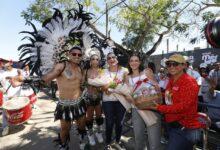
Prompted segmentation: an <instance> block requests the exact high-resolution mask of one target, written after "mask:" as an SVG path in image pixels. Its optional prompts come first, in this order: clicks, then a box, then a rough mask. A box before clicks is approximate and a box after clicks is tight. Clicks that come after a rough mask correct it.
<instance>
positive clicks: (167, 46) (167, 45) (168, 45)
mask: <svg viewBox="0 0 220 150" xmlns="http://www.w3.org/2000/svg"><path fill="white" fill-rule="evenodd" d="M168 53H169V39H167V54H168Z"/></svg>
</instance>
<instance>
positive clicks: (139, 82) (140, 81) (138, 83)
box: [133, 78, 149, 92]
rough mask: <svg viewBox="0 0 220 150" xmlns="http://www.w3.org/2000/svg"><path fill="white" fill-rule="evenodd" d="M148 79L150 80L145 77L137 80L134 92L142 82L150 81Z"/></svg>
mask: <svg viewBox="0 0 220 150" xmlns="http://www.w3.org/2000/svg"><path fill="white" fill-rule="evenodd" d="M148 81H149V79H148V78H145V79H143V80H139V81H137V82H136V86H135V88H134V90H133V92H134V91H135V90H137V88H138V87H139V86H140V85H141V84H142V82H144V83H146V82H148Z"/></svg>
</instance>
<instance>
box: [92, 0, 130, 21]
mask: <svg viewBox="0 0 220 150" xmlns="http://www.w3.org/2000/svg"><path fill="white" fill-rule="evenodd" d="M125 1H126V0H122V1H121V2H119V3H117V4H115V5H113V6H112V7H110V8H108V9H107V11H104V13H103V14H101V15H100V16H99V17H98V18H97V19H96V20H95V21H94V22H93V23H92V24H95V23H96V22H97V21H98V20H99V19H100V18H101V17H102V16H104V15H105V14H106V12H108V11H110V10H111V9H113V8H114V7H116V6H119V5H120V4H121V3H124V2H125Z"/></svg>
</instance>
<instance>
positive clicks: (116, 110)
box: [102, 52, 128, 150]
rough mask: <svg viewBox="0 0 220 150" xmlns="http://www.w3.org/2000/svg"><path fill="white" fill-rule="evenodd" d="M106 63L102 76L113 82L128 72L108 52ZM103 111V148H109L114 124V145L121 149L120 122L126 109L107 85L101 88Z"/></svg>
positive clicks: (120, 79)
mask: <svg viewBox="0 0 220 150" xmlns="http://www.w3.org/2000/svg"><path fill="white" fill-rule="evenodd" d="M107 63H108V65H109V67H108V68H107V69H104V76H106V77H109V78H111V79H112V80H113V81H115V82H124V79H125V75H126V74H127V73H128V71H127V69H126V68H124V67H121V66H119V65H118V60H117V56H116V55H115V54H114V53H113V52H110V53H108V54H107ZM103 91H104V93H103V103H102V106H103V111H104V115H105V124H106V125H105V136H106V138H105V140H106V141H105V142H106V146H105V149H106V150H107V149H111V141H112V131H113V127H114V126H115V135H116V142H115V143H114V145H115V146H116V147H117V148H118V149H123V145H122V144H121V142H120V139H121V134H122V124H123V119H124V116H125V111H126V109H125V108H124V107H123V105H122V104H121V103H120V102H119V100H118V99H117V98H116V97H115V96H114V95H113V94H111V91H109V87H108V86H107V87H104V88H103Z"/></svg>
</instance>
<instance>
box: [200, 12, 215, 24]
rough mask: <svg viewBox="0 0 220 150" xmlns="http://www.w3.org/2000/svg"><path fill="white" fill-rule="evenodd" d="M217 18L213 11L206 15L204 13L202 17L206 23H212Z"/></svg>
mask: <svg viewBox="0 0 220 150" xmlns="http://www.w3.org/2000/svg"><path fill="white" fill-rule="evenodd" d="M214 17H215V14H214V13H213V12H211V11H207V12H205V13H203V15H202V19H203V20H204V21H205V22H208V21H210V20H211V19H213V18H214Z"/></svg>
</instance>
